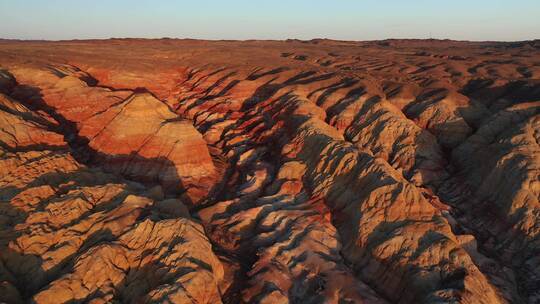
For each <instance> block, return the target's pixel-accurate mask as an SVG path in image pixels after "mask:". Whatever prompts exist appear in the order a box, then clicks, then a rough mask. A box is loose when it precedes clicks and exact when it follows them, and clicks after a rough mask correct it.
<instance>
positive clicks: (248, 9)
mask: <svg viewBox="0 0 540 304" xmlns="http://www.w3.org/2000/svg"><path fill="white" fill-rule="evenodd" d="M165 36H167V37H178V38H200V39H286V38H299V39H311V38H334V39H347V40H372V39H384V38H429V37H430V36H431V37H433V38H451V39H466V40H526V39H534V38H540V0H504V1H503V0H377V1H376V0H285V1H282V0H279V1H278V0H274V1H257V0H251V1H248V0H219V1H218V0H214V1H210V0H191V1H184V0H178V1H173V0H162V1H158V0H153V1H151V0H140V1H137V0H130V1H128V0H116V1H115V0H109V1H106V0H90V1H83V0H0V38H19V39H53V40H57V39H73V38H80V39H84V38H109V37H147V38H159V37H165Z"/></svg>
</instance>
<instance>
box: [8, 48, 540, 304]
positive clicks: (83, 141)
mask: <svg viewBox="0 0 540 304" xmlns="http://www.w3.org/2000/svg"><path fill="white" fill-rule="evenodd" d="M539 113H540V41H525V42H464V41H450V40H384V41H365V42H352V41H334V40H326V39H315V40H310V41H300V40H287V41H255V40H253V41H203V40H189V39H185V40H179V39H155V40H151V39H109V40H75V41H16V40H0V302H2V303H27V302H31V303H94V304H97V303H336V304H338V303H339V304H345V303H471V304H472V303H540V115H539Z"/></svg>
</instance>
